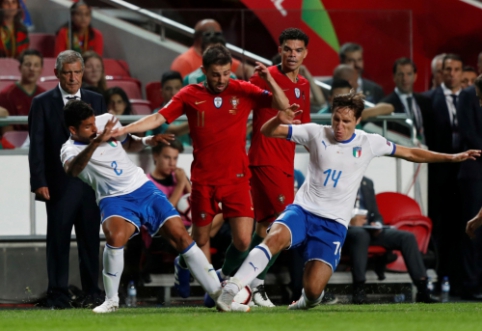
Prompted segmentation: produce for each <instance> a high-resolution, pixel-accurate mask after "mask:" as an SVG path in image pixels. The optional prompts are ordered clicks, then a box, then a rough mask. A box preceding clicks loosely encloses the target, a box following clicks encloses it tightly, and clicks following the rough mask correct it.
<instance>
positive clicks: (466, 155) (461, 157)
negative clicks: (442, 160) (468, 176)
mask: <svg viewBox="0 0 482 331" xmlns="http://www.w3.org/2000/svg"><path fill="white" fill-rule="evenodd" d="M478 157H480V150H479V149H470V150H468V151H465V152H462V153H457V154H454V155H453V156H452V162H463V161H465V160H469V159H470V160H475V159H476V158H478Z"/></svg>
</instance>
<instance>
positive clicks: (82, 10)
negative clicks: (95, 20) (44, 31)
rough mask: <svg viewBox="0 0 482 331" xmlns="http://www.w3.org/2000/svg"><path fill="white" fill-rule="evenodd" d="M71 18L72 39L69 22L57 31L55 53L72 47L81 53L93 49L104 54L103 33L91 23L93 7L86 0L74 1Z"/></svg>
mask: <svg viewBox="0 0 482 331" xmlns="http://www.w3.org/2000/svg"><path fill="white" fill-rule="evenodd" d="M70 20H71V22H72V40H69V23H66V24H65V25H64V26H62V27H61V28H60V30H59V31H58V32H57V37H56V39H55V54H56V55H57V54H59V53H60V52H62V51H65V50H67V49H72V50H74V51H76V52H79V53H81V54H82V53H84V52H86V51H89V50H92V51H95V52H96V53H97V54H99V55H100V56H102V54H103V51H104V39H103V37H102V33H101V32H100V31H99V30H97V29H94V28H93V27H92V25H91V22H92V10H91V8H90V7H89V6H88V5H87V4H86V3H85V2H84V1H78V2H76V3H74V4H73V5H72V7H70Z"/></svg>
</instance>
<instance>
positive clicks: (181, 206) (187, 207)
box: [176, 193, 192, 223]
mask: <svg viewBox="0 0 482 331" xmlns="http://www.w3.org/2000/svg"><path fill="white" fill-rule="evenodd" d="M176 209H177V211H178V212H179V214H180V215H181V218H182V219H183V221H185V223H191V221H192V218H191V193H187V194H184V195H183V196H182V197H181V198H180V199H179V202H178V203H177V206H176Z"/></svg>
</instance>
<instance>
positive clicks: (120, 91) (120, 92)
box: [104, 86, 133, 115]
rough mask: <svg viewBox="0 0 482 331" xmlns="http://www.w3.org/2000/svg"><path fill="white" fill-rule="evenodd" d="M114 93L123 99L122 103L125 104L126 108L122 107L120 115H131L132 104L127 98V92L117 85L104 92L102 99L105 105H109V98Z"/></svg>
mask: <svg viewBox="0 0 482 331" xmlns="http://www.w3.org/2000/svg"><path fill="white" fill-rule="evenodd" d="M116 94H117V95H119V96H120V97H121V99H122V101H124V103H125V104H126V109H124V112H123V113H122V115H132V113H133V111H132V104H131V102H130V100H129V97H128V96H127V93H126V92H125V91H124V90H123V89H121V88H120V87H118V86H114V87H111V88H109V89H107V90H106V91H105V92H104V99H105V102H106V103H107V105H109V103H110V98H112V96H113V95H116Z"/></svg>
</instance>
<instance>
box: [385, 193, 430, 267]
mask: <svg viewBox="0 0 482 331" xmlns="http://www.w3.org/2000/svg"><path fill="white" fill-rule="evenodd" d="M376 199H377V205H378V209H379V211H380V214H381V215H382V216H383V221H384V223H385V224H387V225H393V226H394V227H396V228H397V229H399V230H404V231H408V232H411V233H413V234H414V235H415V239H416V240H417V244H418V249H419V250H420V252H422V253H423V254H425V253H427V248H428V243H429V241H430V235H431V233H432V221H431V220H430V218H428V217H426V216H424V215H422V211H421V210H420V206H419V205H418V203H417V201H415V200H413V199H412V198H410V197H409V196H407V195H404V194H400V193H396V192H383V193H379V194H377V195H376ZM395 254H397V255H398V258H397V260H396V261H394V262H392V263H390V264H388V265H387V269H388V270H390V271H399V272H406V271H407V267H406V266H405V262H404V261H403V257H402V255H401V253H400V252H399V251H395Z"/></svg>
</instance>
